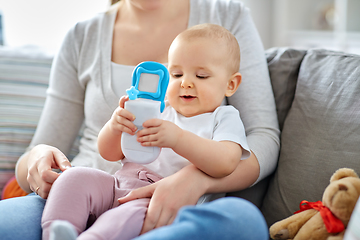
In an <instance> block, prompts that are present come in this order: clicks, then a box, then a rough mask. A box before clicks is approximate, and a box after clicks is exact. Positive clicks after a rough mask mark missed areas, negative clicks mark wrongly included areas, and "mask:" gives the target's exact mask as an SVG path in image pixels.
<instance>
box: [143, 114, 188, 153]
mask: <svg viewBox="0 0 360 240" xmlns="http://www.w3.org/2000/svg"><path fill="white" fill-rule="evenodd" d="M143 127H144V129H142V130H140V131H139V132H138V133H137V136H138V138H137V140H138V142H140V143H141V145H142V146H156V147H167V148H174V147H175V146H176V144H177V142H178V140H179V138H180V137H181V134H182V131H183V130H182V129H181V128H179V127H178V126H177V125H176V124H174V123H172V122H169V121H165V120H162V119H156V118H154V119H150V120H147V121H145V122H144V124H143Z"/></svg>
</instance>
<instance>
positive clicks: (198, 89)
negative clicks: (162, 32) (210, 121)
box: [167, 38, 232, 117]
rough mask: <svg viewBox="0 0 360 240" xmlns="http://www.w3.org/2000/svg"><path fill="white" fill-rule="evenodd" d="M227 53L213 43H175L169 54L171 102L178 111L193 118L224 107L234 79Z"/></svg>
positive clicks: (169, 94)
mask: <svg viewBox="0 0 360 240" xmlns="http://www.w3.org/2000/svg"><path fill="white" fill-rule="evenodd" d="M227 52H228V51H227V50H226V46H225V45H223V44H220V43H219V42H218V41H215V40H212V39H206V38H199V39H192V40H191V41H187V40H175V42H174V43H173V44H172V46H171V48H170V50H169V58H168V60H169V61H168V62H169V65H168V69H169V73H170V82H169V86H168V89H167V99H168V101H169V103H170V105H171V106H172V107H173V108H174V109H175V110H176V111H178V112H179V113H181V114H182V115H184V116H186V117H192V116H195V115H198V114H202V113H207V112H212V111H214V110H215V109H216V108H217V107H219V106H220V105H221V102H222V100H223V99H224V97H225V93H226V90H227V86H228V81H229V79H230V78H231V76H232V74H231V73H230V71H229V68H228V67H226V63H228V61H227V57H226V53H227Z"/></svg>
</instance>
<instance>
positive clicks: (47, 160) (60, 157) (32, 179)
mask: <svg viewBox="0 0 360 240" xmlns="http://www.w3.org/2000/svg"><path fill="white" fill-rule="evenodd" d="M27 167H28V168H27V169H28V174H27V181H28V183H29V185H30V189H31V190H32V191H33V192H35V193H36V194H38V195H39V196H41V197H42V198H44V199H46V198H47V197H48V195H49V192H50V188H51V186H52V184H53V183H54V181H55V180H56V179H57V178H58V176H59V173H56V172H54V171H53V170H52V169H60V170H61V171H65V170H66V169H68V168H70V167H71V164H70V162H69V160H68V159H67V157H66V156H65V155H64V154H63V153H62V152H61V151H60V150H59V149H57V148H55V147H52V146H48V145H44V144H40V145H37V146H35V147H34V148H33V149H32V150H31V151H30V153H29V155H28V159H27Z"/></svg>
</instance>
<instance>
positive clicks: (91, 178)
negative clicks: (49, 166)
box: [41, 163, 161, 240]
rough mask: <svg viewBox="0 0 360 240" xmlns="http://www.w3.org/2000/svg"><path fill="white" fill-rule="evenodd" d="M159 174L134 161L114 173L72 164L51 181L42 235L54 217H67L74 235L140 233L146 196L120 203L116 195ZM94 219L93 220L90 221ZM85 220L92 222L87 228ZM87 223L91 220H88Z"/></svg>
mask: <svg viewBox="0 0 360 240" xmlns="http://www.w3.org/2000/svg"><path fill="white" fill-rule="evenodd" d="M160 179H161V177H160V176H159V175H158V174H156V173H154V172H152V171H150V170H148V169H147V168H145V167H144V166H142V165H139V164H136V163H125V164H124V166H123V168H122V169H121V170H119V171H117V172H116V173H115V174H114V175H110V174H108V173H106V172H104V171H100V170H97V169H94V168H85V167H73V168H70V169H68V170H66V171H65V172H63V173H62V174H61V175H60V176H59V177H58V179H57V180H56V181H55V182H54V184H53V186H52V188H51V191H50V194H49V197H48V199H47V202H46V205H45V209H44V213H43V216H42V221H41V223H42V227H43V239H45V240H46V239H48V238H49V229H50V225H51V223H52V222H53V221H55V220H67V221H69V222H70V223H72V224H73V225H74V227H75V229H76V230H77V232H78V233H79V237H78V239H132V238H134V237H136V236H138V235H139V234H140V231H141V228H142V225H143V222H144V218H145V214H146V211H147V207H148V204H149V200H150V199H148V198H144V199H138V200H134V201H130V202H127V203H124V204H122V205H120V204H119V203H118V201H117V199H118V198H120V197H123V196H125V195H126V194H128V193H129V192H130V191H131V190H133V189H136V188H139V187H143V186H147V185H149V184H151V183H153V182H156V181H159V180H160ZM94 221H95V222H94ZM89 222H94V223H93V224H92V225H91V226H90V227H89V228H88V229H87V226H88V225H89ZM90 224H91V223H90Z"/></svg>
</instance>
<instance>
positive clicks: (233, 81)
mask: <svg viewBox="0 0 360 240" xmlns="http://www.w3.org/2000/svg"><path fill="white" fill-rule="evenodd" d="M240 83H241V74H240V73H239V72H237V73H234V74H233V75H232V76H231V78H230V79H229V81H228V86H227V89H226V93H225V96H226V97H230V96H232V95H233V94H234V93H235V92H236V90H237V89H238V87H239V85H240Z"/></svg>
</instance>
